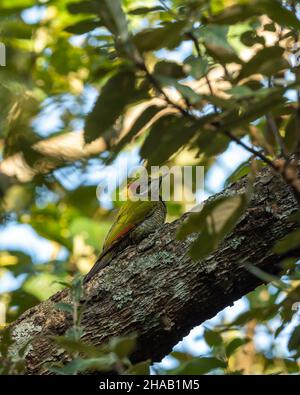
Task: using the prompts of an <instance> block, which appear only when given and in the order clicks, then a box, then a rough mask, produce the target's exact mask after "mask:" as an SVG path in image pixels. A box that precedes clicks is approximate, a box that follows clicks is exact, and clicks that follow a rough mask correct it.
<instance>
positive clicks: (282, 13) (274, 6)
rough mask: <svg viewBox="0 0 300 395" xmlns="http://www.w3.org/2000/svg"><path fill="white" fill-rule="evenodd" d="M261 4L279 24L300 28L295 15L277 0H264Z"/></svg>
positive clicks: (299, 22)
mask: <svg viewBox="0 0 300 395" xmlns="http://www.w3.org/2000/svg"><path fill="white" fill-rule="evenodd" d="M261 6H262V8H263V9H264V11H265V12H266V14H267V15H268V16H269V17H270V18H271V19H273V21H274V22H277V23H278V24H279V25H281V26H289V27H292V28H294V29H296V30H300V21H299V19H298V18H297V16H296V15H295V14H294V13H293V12H291V11H290V10H288V9H287V8H286V7H284V6H282V5H281V4H280V2H279V1H277V0H275V1H274V0H264V1H262V2H261Z"/></svg>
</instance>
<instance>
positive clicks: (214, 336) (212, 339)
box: [203, 329, 223, 347]
mask: <svg viewBox="0 0 300 395" xmlns="http://www.w3.org/2000/svg"><path fill="white" fill-rule="evenodd" d="M203 336H204V340H205V341H206V343H207V344H208V345H209V346H210V347H217V346H220V345H221V344H222V343H223V338H222V336H221V335H220V334H219V333H218V332H216V331H212V330H209V329H205V331H204V335H203Z"/></svg>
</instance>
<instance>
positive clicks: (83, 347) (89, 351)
mask: <svg viewBox="0 0 300 395" xmlns="http://www.w3.org/2000/svg"><path fill="white" fill-rule="evenodd" d="M52 339H53V340H54V341H55V343H56V344H58V345H59V346H60V347H62V348H64V349H65V350H66V351H68V352H69V353H78V352H79V353H82V354H84V355H86V356H88V357H91V358H95V357H100V356H103V355H104V354H105V353H106V350H105V348H101V347H95V346H93V345H91V344H87V343H85V342H83V341H80V340H73V339H71V338H69V337H67V336H53V337H52Z"/></svg>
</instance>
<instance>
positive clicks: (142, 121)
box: [113, 105, 164, 153]
mask: <svg viewBox="0 0 300 395" xmlns="http://www.w3.org/2000/svg"><path fill="white" fill-rule="evenodd" d="M163 108H164V107H159V106H156V105H151V106H149V107H147V108H146V109H145V110H144V111H143V112H142V114H141V115H140V116H139V117H138V118H137V119H136V121H135V122H134V124H133V125H132V127H131V129H130V130H129V131H128V133H126V135H125V136H124V137H123V138H122V139H121V140H120V141H119V142H118V144H117V145H116V146H115V147H114V148H113V150H114V153H118V152H120V151H121V149H122V148H123V147H124V146H125V145H126V144H128V143H130V142H131V141H132V139H133V138H134V137H135V136H136V135H137V134H138V133H139V132H140V131H141V130H142V129H143V128H144V127H145V126H146V125H147V124H148V123H149V122H150V121H151V120H152V119H153V118H154V117H155V115H156V114H158V113H159V112H160V111H161V110H162V109H163Z"/></svg>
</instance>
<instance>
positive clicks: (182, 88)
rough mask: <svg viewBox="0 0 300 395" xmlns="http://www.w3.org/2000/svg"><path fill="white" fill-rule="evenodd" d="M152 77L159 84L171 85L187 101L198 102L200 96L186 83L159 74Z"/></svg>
mask: <svg viewBox="0 0 300 395" xmlns="http://www.w3.org/2000/svg"><path fill="white" fill-rule="evenodd" d="M154 78H155V79H156V80H157V81H158V82H159V84H160V85H161V86H173V87H174V88H176V89H177V90H178V92H179V93H180V94H181V95H182V96H183V97H184V98H185V99H186V100H188V101H189V103H191V104H197V103H200V100H201V96H200V95H198V93H196V92H195V91H194V90H193V89H192V88H190V87H189V86H188V85H183V84H180V83H179V82H177V79H175V78H170V77H167V76H163V75H160V74H154Z"/></svg>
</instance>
